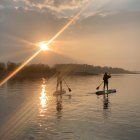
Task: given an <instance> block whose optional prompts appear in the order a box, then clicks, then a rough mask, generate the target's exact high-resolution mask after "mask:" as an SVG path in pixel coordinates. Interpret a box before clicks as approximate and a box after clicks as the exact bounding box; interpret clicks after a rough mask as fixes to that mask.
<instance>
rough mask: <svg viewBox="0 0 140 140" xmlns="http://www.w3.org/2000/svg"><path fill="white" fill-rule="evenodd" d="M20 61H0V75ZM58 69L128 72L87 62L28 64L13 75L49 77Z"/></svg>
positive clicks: (71, 72)
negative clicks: (51, 64) (51, 65)
mask: <svg viewBox="0 0 140 140" xmlns="http://www.w3.org/2000/svg"><path fill="white" fill-rule="evenodd" d="M21 64H22V63H15V62H7V63H3V62H1V63H0V77H5V76H6V75H8V74H10V73H12V72H13V71H14V70H16V69H17V68H18V67H19V66H20V65H21ZM58 71H61V72H63V73H64V74H66V75H95V74H103V73H104V72H108V73H114V74H130V73H133V72H130V71H128V70H124V69H122V68H112V67H101V66H93V65H87V64H57V65H54V66H53V67H50V66H49V65H47V64H29V65H26V66H25V67H24V68H23V69H22V70H21V71H20V72H18V73H17V75H15V77H16V78H36V77H51V76H54V75H55V74H56V73H57V72H58Z"/></svg>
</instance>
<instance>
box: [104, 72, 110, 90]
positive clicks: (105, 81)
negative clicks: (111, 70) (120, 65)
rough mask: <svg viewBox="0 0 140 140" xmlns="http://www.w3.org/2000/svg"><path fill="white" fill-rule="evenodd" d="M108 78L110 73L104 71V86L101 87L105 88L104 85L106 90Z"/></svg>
mask: <svg viewBox="0 0 140 140" xmlns="http://www.w3.org/2000/svg"><path fill="white" fill-rule="evenodd" d="M109 78H111V75H110V74H109V75H108V74H107V73H106V72H105V74H104V76H103V81H104V87H103V89H104V90H105V87H106V88H107V90H108V79H109Z"/></svg>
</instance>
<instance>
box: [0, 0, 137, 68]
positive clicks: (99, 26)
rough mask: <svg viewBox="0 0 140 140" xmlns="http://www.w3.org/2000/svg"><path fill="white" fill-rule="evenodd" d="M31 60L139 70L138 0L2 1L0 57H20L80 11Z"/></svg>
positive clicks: (0, 10) (12, 59)
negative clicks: (57, 35)
mask: <svg viewBox="0 0 140 140" xmlns="http://www.w3.org/2000/svg"><path fill="white" fill-rule="evenodd" d="M81 9H82V10H83V11H82V12H81V14H80V16H79V17H78V18H77V20H76V21H75V22H73V24H72V25H71V26H69V28H67V29H66V30H65V31H64V32H63V33H62V34H61V35H60V36H59V37H58V38H56V39H55V40H54V42H52V44H51V45H50V48H51V49H52V51H49V52H41V53H40V54H39V55H38V56H37V57H36V58H35V59H34V60H33V61H32V63H45V64H49V65H54V64H59V63H83V64H85V63H86V64H91V65H96V66H97V65H100V66H111V67H121V68H124V69H128V70H137V71H140V63H139V60H140V55H139V52H140V39H139V36H140V26H139V25H140V0H117V1H115V0H0V62H8V61H14V62H24V61H25V60H26V59H28V58H29V57H30V56H31V55H32V54H34V53H35V52H36V51H37V50H38V49H39V48H38V47H37V46H35V45H33V44H35V43H37V42H40V41H48V40H49V39H51V38H52V37H53V36H54V35H55V34H56V33H57V32H58V31H59V30H60V29H61V28H63V26H64V25H65V24H66V23H67V22H68V21H70V20H71V19H72V17H73V16H75V15H76V14H77V13H79V11H81Z"/></svg>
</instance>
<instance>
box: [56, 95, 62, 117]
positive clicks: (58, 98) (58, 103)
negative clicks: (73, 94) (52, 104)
mask: <svg viewBox="0 0 140 140" xmlns="http://www.w3.org/2000/svg"><path fill="white" fill-rule="evenodd" d="M62 109H63V106H62V95H58V96H56V110H57V118H58V119H60V118H61V117H62Z"/></svg>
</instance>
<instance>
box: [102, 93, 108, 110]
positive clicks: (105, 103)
mask: <svg viewBox="0 0 140 140" xmlns="http://www.w3.org/2000/svg"><path fill="white" fill-rule="evenodd" d="M108 107H109V98H108V95H107V96H106V94H104V95H103V109H108Z"/></svg>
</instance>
